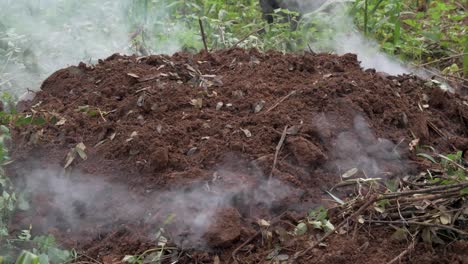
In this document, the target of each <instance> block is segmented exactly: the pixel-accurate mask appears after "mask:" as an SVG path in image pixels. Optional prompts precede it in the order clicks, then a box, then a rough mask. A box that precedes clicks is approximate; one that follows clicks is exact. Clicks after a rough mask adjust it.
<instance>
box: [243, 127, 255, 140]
mask: <svg viewBox="0 0 468 264" xmlns="http://www.w3.org/2000/svg"><path fill="white" fill-rule="evenodd" d="M241 130H242V132H244V135H245V136H246V137H248V138H250V137H252V133H251V132H250V131H249V130H248V129H242V128H241Z"/></svg>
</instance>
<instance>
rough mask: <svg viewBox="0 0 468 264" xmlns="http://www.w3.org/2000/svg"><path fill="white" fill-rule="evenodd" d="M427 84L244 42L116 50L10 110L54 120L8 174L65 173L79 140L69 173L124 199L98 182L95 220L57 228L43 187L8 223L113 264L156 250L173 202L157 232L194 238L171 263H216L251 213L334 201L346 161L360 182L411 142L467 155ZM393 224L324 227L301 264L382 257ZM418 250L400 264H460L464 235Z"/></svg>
mask: <svg viewBox="0 0 468 264" xmlns="http://www.w3.org/2000/svg"><path fill="white" fill-rule="evenodd" d="M424 83H425V81H423V80H420V79H418V78H416V77H414V76H409V75H404V76H398V77H395V76H388V77H383V76H382V75H380V74H378V73H376V72H375V71H373V70H367V71H363V70H362V69H361V68H360V66H359V62H358V61H357V59H356V56H355V55H352V54H346V55H344V56H335V55H328V54H319V55H313V54H304V55H283V54H280V53H277V52H268V53H266V54H264V53H260V52H258V51H255V50H248V51H246V50H241V49H233V50H225V51H218V52H214V53H211V54H206V53H200V54H196V55H192V54H186V53H178V54H175V55H173V56H172V57H169V56H150V57H144V58H137V57H135V56H130V57H127V56H120V55H113V56H111V57H109V58H107V59H106V60H103V61H100V62H99V63H98V64H97V65H93V66H89V65H85V64H83V63H81V64H80V65H79V66H72V67H69V68H66V69H62V70H59V71H57V72H56V73H54V74H53V75H52V76H50V77H49V78H48V79H47V80H46V81H45V82H44V83H43V85H42V87H41V90H40V91H39V92H38V93H37V95H36V97H35V99H34V100H33V101H32V102H23V103H21V104H20V108H21V110H22V111H25V112H31V107H33V109H34V112H35V115H42V116H45V117H46V119H48V120H49V121H50V122H49V123H48V124H46V125H43V126H40V127H32V126H31V127H27V128H26V129H21V130H20V129H16V130H14V131H13V138H14V140H13V141H14V145H15V148H14V151H13V157H14V158H15V163H14V164H13V165H11V166H10V168H9V169H10V171H11V172H12V173H16V174H17V180H18V182H21V181H22V180H23V181H24V178H25V177H21V176H20V175H31V172H32V171H35V170H37V168H47V169H48V168H50V167H51V166H63V165H64V164H65V157H66V156H67V153H68V152H69V151H70V149H71V148H73V147H75V146H76V145H77V144H78V143H80V142H83V143H84V144H85V145H86V147H87V148H86V151H85V152H86V154H87V159H86V160H82V159H81V158H79V157H77V158H75V160H74V161H73V163H72V168H73V173H72V174H73V176H74V177H76V179H81V178H84V179H92V178H99V179H100V180H102V181H103V182H105V183H106V184H110V185H111V186H114V185H116V186H119V191H121V192H122V193H124V195H117V196H113V195H115V194H116V193H118V192H119V191H116V190H115V189H114V188H113V187H109V188H108V189H106V188H107V187H105V188H104V187H103V189H97V190H95V193H97V194H99V195H97V196H93V197H94V198H93V202H92V203H90V204H89V205H85V206H84V207H85V208H86V206H88V207H89V206H91V207H92V208H93V209H92V212H93V213H91V215H93V214H94V218H93V217H91V216H86V214H90V212H89V209H83V210H82V212H83V213H82V214H78V215H82V217H83V219H85V220H83V221H82V222H80V225H79V226H78V227H76V226H73V225H72V224H68V225H67V224H63V223H62V222H61V221H62V220H63V219H62V218H60V217H58V215H61V214H63V213H62V212H60V211H61V208H60V207H59V206H58V205H54V204H53V202H52V203H51V202H50V201H49V200H50V197H51V196H52V195H51V194H50V193H52V192H53V191H54V189H55V188H56V186H54V183H53V182H52V183H51V184H50V185H47V188H45V189H44V190H43V191H41V192H40V193H39V194H38V196H35V198H34V199H33V202H32V203H33V208H35V210H34V212H29V213H22V214H18V215H17V218H16V220H17V221H16V224H15V226H16V227H17V228H18V229H20V228H24V227H25V226H28V225H29V224H30V223H31V222H32V221H34V222H35V223H36V224H35V225H33V227H34V229H33V230H35V231H37V232H39V231H43V230H44V229H45V230H48V231H52V232H53V233H54V234H55V235H56V236H57V237H58V238H59V240H60V241H61V242H62V243H63V244H64V245H65V246H71V247H75V248H77V249H78V250H81V251H83V252H85V253H86V254H87V255H89V256H91V257H95V258H98V259H101V260H104V261H105V262H107V263H110V262H114V261H115V260H119V259H121V257H122V256H123V255H124V254H135V253H138V252H142V251H144V250H145V249H147V248H150V247H151V246H152V245H154V241H152V240H151V239H150V238H149V237H148V234H149V233H150V232H152V231H154V230H155V228H157V227H158V226H160V224H161V222H162V221H163V220H164V218H165V217H167V215H168V214H169V213H170V212H171V210H172V209H174V208H173V206H175V207H176V208H175V209H174V210H176V211H177V209H181V208H183V210H179V211H181V212H182V214H184V216H183V217H181V216H180V214H179V215H178V216H176V218H175V219H174V222H172V223H171V224H169V226H168V231H169V232H170V233H171V232H172V233H171V234H172V236H173V237H172V238H173V239H174V241H175V242H176V243H177V244H178V245H179V246H180V245H181V244H182V245H184V246H183V247H184V249H185V250H189V249H190V248H193V247H196V249H195V250H194V251H191V252H192V253H191V254H190V255H184V257H183V258H182V259H181V260H180V263H193V262H197V261H198V263H212V262H213V258H214V257H215V256H216V255H219V256H220V258H221V263H225V262H227V261H228V259H229V257H230V254H231V252H232V251H233V250H234V249H235V248H236V247H237V246H239V245H240V244H241V243H242V242H243V241H245V240H246V239H248V238H249V237H251V236H252V235H253V234H255V230H256V229H257V228H258V226H257V225H256V224H255V223H256V221H257V219H258V218H263V219H271V218H273V217H275V216H277V215H279V214H281V213H283V212H285V211H287V212H289V213H288V215H290V218H291V219H292V220H290V223H293V224H294V223H295V221H297V219H298V218H299V217H300V216H304V215H305V214H306V212H307V210H308V209H310V208H313V207H314V206H316V205H319V204H330V203H329V202H327V199H328V200H329V197H327V196H326V195H325V194H324V193H323V192H322V191H321V189H322V188H330V187H332V186H333V185H334V184H336V183H337V182H339V181H340V178H339V175H340V174H342V173H343V172H345V171H347V170H349V169H350V168H353V167H355V166H357V167H359V168H361V169H362V170H363V171H365V173H366V176H368V177H386V178H393V177H398V176H402V175H406V174H411V173H416V172H418V171H419V170H420V169H424V168H426V167H428V166H429V165H428V164H427V163H426V162H425V161H424V160H423V159H421V158H418V157H416V155H415V152H413V151H409V148H408V145H409V143H410V141H411V140H413V139H414V138H413V135H414V136H416V137H418V138H419V139H420V144H421V145H432V146H434V147H436V148H437V150H438V151H440V152H452V151H454V150H455V149H463V150H465V149H466V148H467V146H468V144H467V142H468V140H467V136H468V106H467V104H466V98H465V99H463V98H462V97H460V96H459V95H454V94H450V93H445V92H442V91H440V90H438V89H435V88H429V87H427V86H426V85H425V84H424ZM197 100H201V101H197ZM463 100H465V103H463ZM200 102H201V104H200ZM219 102H222V103H223V105H222V107H221V108H219V106H220V105H219ZM278 103H279V104H278ZM426 105H428V107H427V106H426ZM84 106H87V107H84ZM261 106H263V108H262V107H261ZM217 107H218V109H217ZM80 109H81V110H80ZM258 110H260V111H258ZM60 120H62V122H60ZM54 121H55V122H54ZM57 121H59V122H58V123H56V122H57ZM63 121H65V122H64V123H63ZM286 125H287V126H288V127H289V130H288V133H287V136H286V140H285V142H284V144H283V146H282V149H281V151H280V153H279V156H278V158H277V164H276V166H275V168H273V161H274V159H275V152H276V147H277V145H278V142H279V141H280V138H281V136H282V134H283V129H284V128H285V126H286ZM270 174H271V177H272V180H268V179H269V177H270ZM358 176H364V175H358ZM27 177H32V176H27ZM27 177H26V178H27ZM26 181H27V180H26ZM91 182H93V180H91ZM76 184H78V183H76ZM93 184H94V183H93ZM77 186H81V185H77ZM106 186H107V185H106ZM122 186H123V187H122ZM121 189H122V190H121ZM41 190H42V189H41ZM73 191H74V190H71V192H73ZM90 192H91V191H90ZM167 192H169V193H167ZM180 192H183V193H189V194H190V195H188V196H187V197H188V198H184V200H182V204H183V206H182V205H180V204H179V203H177V202H175V201H174V199H175V198H174V197H179V196H176V195H175V194H174V193H177V194H179V193H180ZM95 193H92V195H94V194H95ZM162 193H164V194H162ZM199 193H203V194H204V195H202V196H198V195H199ZM205 193H206V195H205ZM172 194H174V196H172ZM90 195H91V194H90ZM101 195H102V196H101ZM106 195H108V196H106ZM337 195H341V196H342V197H343V196H344V195H346V193H345V192H343V193H337ZM41 197H42V198H41ZM200 197H202V198H200ZM206 197H208V199H207V198H206ZM199 198H200V199H203V201H201V200H200V201H199V200H198V199H199ZM221 198H222V199H221ZM48 199H49V200H48ZM218 199H220V200H221V201H220V202H219V203H215V206H213V201H217V200H218ZM205 200H209V203H208V204H209V206H205V205H204V202H205ZM130 201H131V202H130ZM192 203H193V204H192ZM127 204H136V205H141V209H142V210H143V211H145V212H146V210H147V209H148V208H151V209H152V210H153V211H151V212H158V213H155V214H154V215H152V216H151V217H150V220H145V221H143V220H142V219H140V218H142V217H140V216H142V215H143V214H142V213H141V212H136V211H135V212H134V211H131V212H128V210H127V207H126V206H125V205H127ZM169 205H170V206H169ZM55 207H57V208H55ZM167 207H172V208H167ZM77 208H79V206H78V207H77ZM119 208H122V209H119ZM77 210H78V212H81V211H80V209H77ZM122 211H123V212H125V216H123V215H124V214H123V213H122ZM200 211H201V212H202V213H203V215H208V216H209V217H207V219H205V220H204V221H206V225H204V224H202V225H201V227H200V226H194V225H192V224H184V223H187V222H190V223H191V221H192V220H193V221H194V215H197V212H198V213H199V212H200ZM51 215H53V216H54V219H55V221H50V217H51ZM131 215H133V216H137V217H130V216H131ZM98 216H106V217H105V218H106V219H105V221H104V220H103V219H100V217H98ZM135 218H137V219H135ZM39 222H40V223H39ZM61 223H62V224H61ZM103 223H105V225H104V224H103ZM41 228H42V230H40V229H41ZM284 228H285V230H288V231H291V230H292V227H291V226H288V225H286V226H285V227H284ZM70 230H71V231H70ZM390 231H391V230H390ZM390 231H389V230H386V229H383V228H380V229H376V231H375V232H377V233H372V234H370V233H367V232H361V233H359V235H358V237H357V238H355V239H353V238H352V237H351V236H343V235H335V236H333V237H332V238H331V239H330V240H329V241H328V242H327V244H328V247H326V248H318V249H316V250H314V251H312V252H311V254H310V255H309V256H308V258H309V260H303V261H304V262H303V263H311V262H310V261H312V259H314V261H312V262H313V263H376V262H379V263H380V262H384V261H389V260H391V259H392V258H394V257H395V256H397V255H398V254H399V253H400V252H401V251H403V250H404V249H405V248H406V247H407V244H406V243H396V242H392V241H390V240H388V239H386V237H389V236H390V233H388V232H390ZM200 233H201V234H200ZM194 234H198V235H197V236H194ZM275 236H276V234H275ZM184 239H186V240H184ZM262 241H263V240H262V239H260V238H257V239H255V240H254V241H253V244H251V245H249V246H247V247H246V248H244V250H242V251H241V252H239V253H238V256H239V257H241V258H242V259H245V260H246V262H247V263H263V262H265V256H266V255H268V254H269V253H270V252H271V251H272V250H273V249H274V245H268V244H262V243H263V242H262ZM291 241H293V242H294V241H295V242H296V244H294V245H293V244H291V245H282V247H283V251H284V252H285V254H287V253H288V250H294V249H297V248H301V247H304V246H306V242H304V241H303V242H302V243H299V244H297V241H296V240H295V239H291ZM291 241H289V242H287V241H286V242H284V243H286V244H288V243H293V242H291ZM424 247H426V246H425V245H423V244H418V245H417V249H418V250H416V251H415V252H413V253H412V254H410V255H409V256H408V257H405V258H404V259H403V261H402V262H405V263H419V262H423V263H430V262H433V263H467V262H466V261H467V255H466V252H467V250H466V247H467V245H466V243H463V242H460V243H459V244H454V245H450V246H448V247H446V248H443V249H441V248H435V249H430V250H429V249H426V248H424ZM463 249H465V250H463ZM283 251H282V252H283ZM289 253H290V252H289ZM188 256H191V257H188ZM457 261H458V262H457Z"/></svg>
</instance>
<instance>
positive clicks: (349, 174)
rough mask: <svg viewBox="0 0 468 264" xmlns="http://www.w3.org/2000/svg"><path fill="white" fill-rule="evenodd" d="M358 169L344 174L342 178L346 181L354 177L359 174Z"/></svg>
mask: <svg viewBox="0 0 468 264" xmlns="http://www.w3.org/2000/svg"><path fill="white" fill-rule="evenodd" d="M358 171H359V170H358V169H357V168H352V169H350V170H348V171H346V172H345V173H343V175H341V177H342V178H344V179H347V178H350V177H352V176H354V175H355V174H356V173H358Z"/></svg>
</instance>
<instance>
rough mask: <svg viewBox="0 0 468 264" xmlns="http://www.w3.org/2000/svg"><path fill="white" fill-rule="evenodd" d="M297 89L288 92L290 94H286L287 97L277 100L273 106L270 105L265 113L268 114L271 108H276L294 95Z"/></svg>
mask: <svg viewBox="0 0 468 264" xmlns="http://www.w3.org/2000/svg"><path fill="white" fill-rule="evenodd" d="M296 92H297V91H296V90H294V91H292V92H290V93H288V95H286V96H285V97H283V98H281V99H280V100H279V101H278V102H276V103H275V104H274V105H273V106H272V107H270V108H269V109H268V110H266V111H265V112H264V114H268V113H269V112H271V110H273V109H275V108H276V107H278V105H280V104H281V103H282V102H284V101H285V100H286V99H288V98H289V97H290V96H291V95H294V94H296Z"/></svg>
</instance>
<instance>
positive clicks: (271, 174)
mask: <svg viewBox="0 0 468 264" xmlns="http://www.w3.org/2000/svg"><path fill="white" fill-rule="evenodd" d="M287 132H288V126H287V125H286V126H285V127H284V130H283V133H282V134H281V138H280V141H279V142H278V145H277V146H276V151H275V159H274V160H273V166H272V168H271V172H270V178H269V179H268V180H271V177H272V176H273V171H275V168H276V163H277V162H278V155H279V152H280V150H281V148H282V147H283V144H284V140H285V139H286V134H287Z"/></svg>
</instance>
